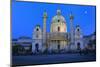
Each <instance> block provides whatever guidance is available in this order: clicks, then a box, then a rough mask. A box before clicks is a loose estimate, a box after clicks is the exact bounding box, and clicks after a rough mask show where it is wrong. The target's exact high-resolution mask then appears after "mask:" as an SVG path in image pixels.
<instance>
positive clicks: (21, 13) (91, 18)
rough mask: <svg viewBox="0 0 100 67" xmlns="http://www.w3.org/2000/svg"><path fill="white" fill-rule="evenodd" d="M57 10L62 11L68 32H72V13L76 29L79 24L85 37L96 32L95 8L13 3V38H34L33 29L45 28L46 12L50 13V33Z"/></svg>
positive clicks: (48, 30) (48, 25)
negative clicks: (44, 15)
mask: <svg viewBox="0 0 100 67" xmlns="http://www.w3.org/2000/svg"><path fill="white" fill-rule="evenodd" d="M57 9H60V10H61V14H62V15H63V16H64V17H65V19H66V24H67V31H68V32H70V24H69V23H70V22H69V21H70V20H69V14H70V13H71V12H72V14H73V15H74V21H73V24H74V27H75V26H76V25H77V24H79V25H80V27H81V29H82V32H83V35H89V34H92V33H93V32H94V31H95V23H96V18H95V17H96V15H95V11H96V7H95V6H81V5H71V4H50V3H49V4H47V3H39V2H15V1H12V16H11V17H12V38H18V37H20V36H29V37H32V32H33V29H34V27H35V26H36V25H37V24H39V25H40V26H41V28H43V18H42V17H43V12H44V11H46V12H47V13H48V19H47V32H50V24H51V20H52V17H53V16H55V15H56V10H57Z"/></svg>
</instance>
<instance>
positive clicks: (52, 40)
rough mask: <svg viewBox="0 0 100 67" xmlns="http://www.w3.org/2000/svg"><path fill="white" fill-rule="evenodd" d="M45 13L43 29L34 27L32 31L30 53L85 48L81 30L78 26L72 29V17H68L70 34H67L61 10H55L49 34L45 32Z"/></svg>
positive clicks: (45, 15) (38, 26) (46, 17)
mask: <svg viewBox="0 0 100 67" xmlns="http://www.w3.org/2000/svg"><path fill="white" fill-rule="evenodd" d="M47 19H48V16H47V13H46V12H44V14H43V29H41V27H40V25H36V27H35V28H34V29H33V37H32V52H33V53H39V52H44V51H45V50H47V51H48V52H53V51H55V52H59V51H62V52H63V51H69V50H73V51H76V50H82V49H84V48H85V45H84V44H83V35H82V30H81V27H80V26H79V25H76V27H75V28H74V26H73V20H74V16H73V15H72V14H70V15H69V19H70V22H69V23H70V26H69V27H70V32H67V22H66V20H65V18H64V16H62V15H61V10H59V9H58V10H57V13H56V15H55V16H54V17H53V18H52V20H51V26H50V32H47V31H46V29H47V25H46V23H47Z"/></svg>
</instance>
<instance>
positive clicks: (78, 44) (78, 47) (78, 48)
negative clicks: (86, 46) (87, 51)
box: [77, 42, 80, 50]
mask: <svg viewBox="0 0 100 67" xmlns="http://www.w3.org/2000/svg"><path fill="white" fill-rule="evenodd" d="M77 50H80V43H79V42H78V43H77Z"/></svg>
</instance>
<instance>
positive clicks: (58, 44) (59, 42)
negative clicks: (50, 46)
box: [58, 41, 60, 50]
mask: <svg viewBox="0 0 100 67" xmlns="http://www.w3.org/2000/svg"><path fill="white" fill-rule="evenodd" d="M58 50H60V41H58Z"/></svg>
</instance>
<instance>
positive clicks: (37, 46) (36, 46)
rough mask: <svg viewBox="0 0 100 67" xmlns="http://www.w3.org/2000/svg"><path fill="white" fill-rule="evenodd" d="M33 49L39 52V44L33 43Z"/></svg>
mask: <svg viewBox="0 0 100 67" xmlns="http://www.w3.org/2000/svg"><path fill="white" fill-rule="evenodd" d="M35 49H36V52H39V44H38V43H36V44H35Z"/></svg>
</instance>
